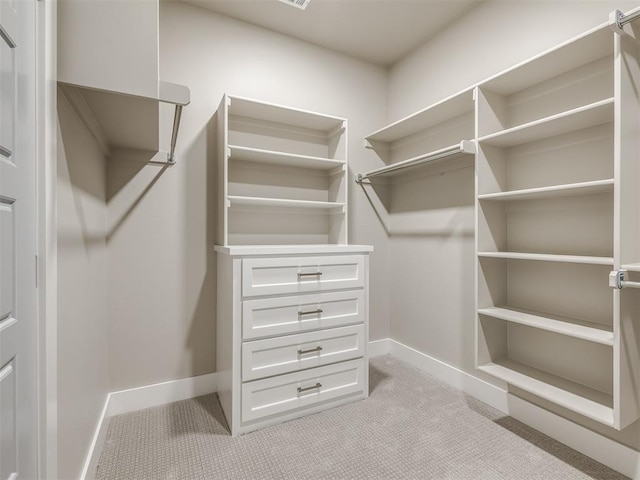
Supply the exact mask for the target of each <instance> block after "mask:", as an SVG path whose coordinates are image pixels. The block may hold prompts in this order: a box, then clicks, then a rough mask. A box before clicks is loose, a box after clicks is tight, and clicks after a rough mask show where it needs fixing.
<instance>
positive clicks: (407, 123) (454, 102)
mask: <svg viewBox="0 0 640 480" xmlns="http://www.w3.org/2000/svg"><path fill="white" fill-rule="evenodd" d="M472 112H473V90H466V91H464V92H462V93H459V94H456V95H454V96H452V97H449V98H446V99H444V100H442V101H440V102H438V103H436V104H434V105H431V106H429V107H427V108H425V109H423V110H420V111H419V112H416V113H414V114H412V115H409V116H408V117H405V118H403V119H401V120H398V121H397V122H394V123H392V124H391V125H389V126H387V127H384V128H382V129H380V130H377V131H376V132H374V133H372V134H371V135H369V136H367V137H366V140H368V141H370V142H385V143H392V142H396V141H398V140H401V139H403V138H406V137H408V136H410V135H413V134H415V133H418V132H421V131H424V130H428V129H430V128H432V127H434V126H436V125H438V124H440V123H442V122H445V121H447V120H450V119H452V118H456V117H459V116H461V115H464V114H469V115H471V114H472Z"/></svg>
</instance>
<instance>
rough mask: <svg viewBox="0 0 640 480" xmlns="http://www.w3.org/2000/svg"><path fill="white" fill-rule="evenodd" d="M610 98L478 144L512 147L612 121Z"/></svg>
mask: <svg viewBox="0 0 640 480" xmlns="http://www.w3.org/2000/svg"><path fill="white" fill-rule="evenodd" d="M613 104H614V99H613V98H607V99H605V100H601V101H599V102H595V103H592V104H589V105H585V106H582V107H579V108H574V109H572V110H569V111H566V112H562V113H558V114H557V115H552V116H550V117H546V118H542V119H540V120H536V121H534V122H529V123H525V124H524V125H518V126H516V127H513V128H508V129H506V130H502V131H500V132H496V133H492V134H490V135H485V136H484V137H481V138H479V139H478V141H479V142H482V143H486V144H488V145H494V146H497V147H513V146H515V145H521V144H524V143H529V142H533V141H535V140H540V139H543V138H548V137H554V136H557V135H562V134H564V133H568V132H573V131H576V130H581V129H583V128H588V127H592V126H595V125H600V124H602V123H606V122H611V121H613Z"/></svg>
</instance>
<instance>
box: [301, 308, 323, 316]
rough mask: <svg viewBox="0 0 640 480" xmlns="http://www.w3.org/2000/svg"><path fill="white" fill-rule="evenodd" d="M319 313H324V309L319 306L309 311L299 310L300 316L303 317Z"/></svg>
mask: <svg viewBox="0 0 640 480" xmlns="http://www.w3.org/2000/svg"><path fill="white" fill-rule="evenodd" d="M317 313H322V309H321V308H318V309H316V310H309V311H307V312H303V311H302V310H301V311H299V312H298V316H299V317H301V316H303V315H315V314H317Z"/></svg>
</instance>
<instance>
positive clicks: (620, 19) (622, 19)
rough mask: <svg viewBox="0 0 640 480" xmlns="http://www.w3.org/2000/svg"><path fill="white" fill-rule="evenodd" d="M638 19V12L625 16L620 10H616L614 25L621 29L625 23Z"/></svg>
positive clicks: (639, 15)
mask: <svg viewBox="0 0 640 480" xmlns="http://www.w3.org/2000/svg"><path fill="white" fill-rule="evenodd" d="M638 18H640V10H638V11H637V12H634V13H631V14H629V15H625V14H624V13H622V12H621V11H620V10H616V25H618V28H622V27H624V26H625V25H626V24H627V23H630V22H633V21H634V20H636V19H638Z"/></svg>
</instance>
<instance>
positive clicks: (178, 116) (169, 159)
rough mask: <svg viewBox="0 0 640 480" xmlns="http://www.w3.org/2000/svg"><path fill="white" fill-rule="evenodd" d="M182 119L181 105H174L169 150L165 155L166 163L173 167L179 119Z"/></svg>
mask: <svg viewBox="0 0 640 480" xmlns="http://www.w3.org/2000/svg"><path fill="white" fill-rule="evenodd" d="M181 117H182V105H176V110H175V113H174V114H173V129H172V132H171V149H170V150H169V153H168V154H167V163H169V164H171V165H173V164H174V163H176V141H177V140H178V130H180V119H181Z"/></svg>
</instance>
